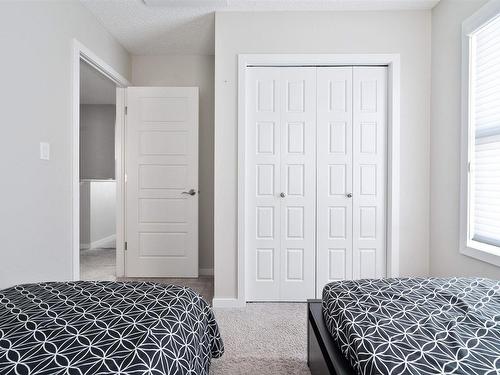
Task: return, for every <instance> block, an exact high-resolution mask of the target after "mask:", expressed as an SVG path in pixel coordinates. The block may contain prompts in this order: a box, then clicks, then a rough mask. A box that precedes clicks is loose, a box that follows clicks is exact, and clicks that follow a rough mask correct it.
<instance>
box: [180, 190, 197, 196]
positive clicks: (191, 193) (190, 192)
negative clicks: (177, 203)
mask: <svg viewBox="0 0 500 375" xmlns="http://www.w3.org/2000/svg"><path fill="white" fill-rule="evenodd" d="M182 194H186V195H191V196H192V195H196V190H194V189H191V190H189V191H183V192H182Z"/></svg>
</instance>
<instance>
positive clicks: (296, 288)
mask: <svg viewBox="0 0 500 375" xmlns="http://www.w3.org/2000/svg"><path fill="white" fill-rule="evenodd" d="M280 100H281V131H280V139H281V173H280V174H281V184H280V185H281V193H280V198H279V199H280V200H281V205H280V211H281V212H280V218H281V259H280V265H281V279H280V282H281V283H280V299H281V300H284V301H305V300H306V299H307V298H312V297H314V284H315V277H314V273H315V272H314V269H315V234H316V233H315V232H316V229H315V227H316V225H315V224H316V223H315V218H316V216H315V215H316V213H315V212H316V210H315V208H316V207H315V206H316V147H315V144H316V68H291V67H290V68H282V69H281V93H280Z"/></svg>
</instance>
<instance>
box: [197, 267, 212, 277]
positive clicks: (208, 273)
mask: <svg viewBox="0 0 500 375" xmlns="http://www.w3.org/2000/svg"><path fill="white" fill-rule="evenodd" d="M198 274H199V275H200V276H213V275H214V269H213V268H200V269H199V270H198Z"/></svg>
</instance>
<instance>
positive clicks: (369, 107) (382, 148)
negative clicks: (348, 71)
mask: <svg viewBox="0 0 500 375" xmlns="http://www.w3.org/2000/svg"><path fill="white" fill-rule="evenodd" d="M352 123H353V128H352V134H353V136H352V137H353V182H352V184H353V210H352V222H353V271H352V272H353V274H352V276H353V278H354V279H371V278H380V277H385V274H386V265H385V264H386V261H385V259H386V249H385V243H386V211H387V210H386V191H387V177H386V173H387V172H386V171H387V155H386V154H387V68H386V67H354V68H353V121H352Z"/></svg>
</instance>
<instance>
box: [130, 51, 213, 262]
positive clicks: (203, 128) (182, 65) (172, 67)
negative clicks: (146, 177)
mask: <svg viewBox="0 0 500 375" xmlns="http://www.w3.org/2000/svg"><path fill="white" fill-rule="evenodd" d="M132 84H133V85H134V86H198V87H199V88H200V132H199V139H200V143H199V144H200V146H199V171H200V172H199V183H200V198H199V246H200V250H199V264H200V269H202V270H211V269H212V268H213V258H214V257H213V254H214V247H213V245H214V237H213V231H214V224H213V210H214V203H213V196H214V177H213V176H214V56H204V55H169V56H133V57H132Z"/></svg>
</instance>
